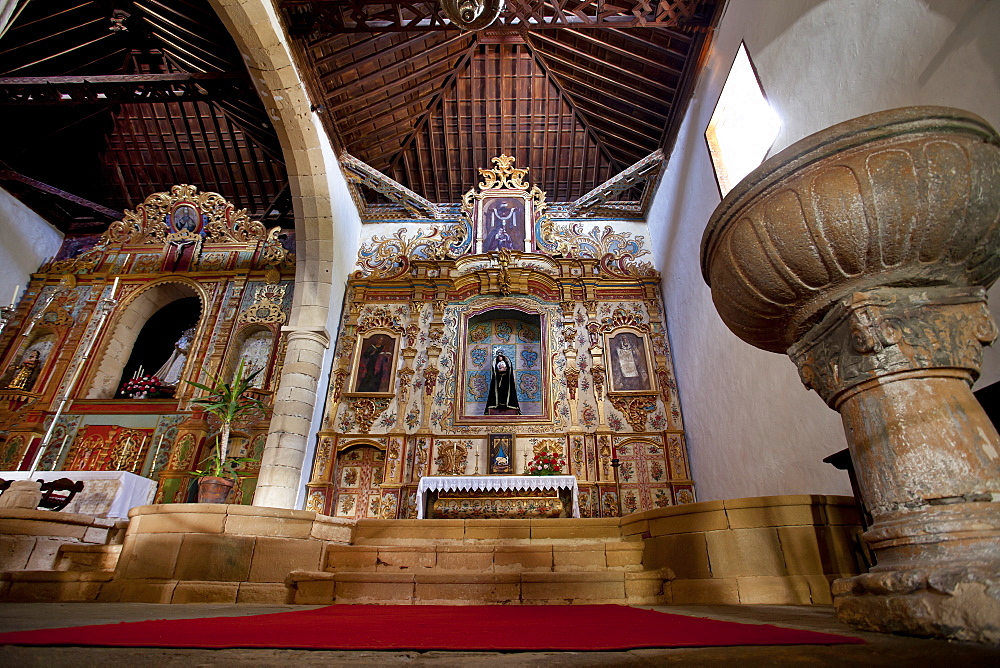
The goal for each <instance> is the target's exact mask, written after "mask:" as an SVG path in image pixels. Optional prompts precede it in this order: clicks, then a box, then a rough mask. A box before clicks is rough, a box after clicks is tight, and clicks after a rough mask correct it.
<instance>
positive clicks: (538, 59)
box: [528, 43, 621, 171]
mask: <svg viewBox="0 0 1000 668" xmlns="http://www.w3.org/2000/svg"><path fill="white" fill-rule="evenodd" d="M528 49H529V50H530V51H531V52H532V54H533V55H534V57H535V62H536V63H538V66H539V67H541V68H542V71H544V72H545V76H546V78H547V79H548V80H549V81H550V82H551V83H552V85H553V86H554V87H555V89H556V90H557V91H558V92H559V96H560V97H561V98H562V99H563V100H564V101H565V103H566V105H567V106H568V107H569V109H570V112H571V113H572V114H573V116H574V117H576V118H577V119H578V120H579V122H580V123H582V124H583V126H584V127H585V128H586V129H587V132H589V133H590V136H591V137H592V138H593V139H594V143H595V144H597V146H599V147H600V148H601V151H602V152H603V153H604V156H605V158H606V159H607V160H608V161H610V162H611V163H612V164H613V165H614V166H615V169H616V170H618V171H621V166H620V165H618V164H617V162H618V161H617V160H615V159H614V158H612V157H611V155H610V154H609V153H608V152H607V149H606V147H605V146H604V144H603V142H601V141H600V139H599V138H598V137H597V135H596V134H594V131H593V129H592V128H591V127H590V124H589V123H588V122H587V119H586V117H584V116H583V114H581V113H580V112H579V110H578V109H577V108H576V103H575V102H574V101H573V98H572V97H570V95H569V94H568V93H567V92H566V90H565V89H564V88H563V87H562V84H560V83H559V81H558V79H556V77H555V76H554V75H553V73H552V69H551V68H550V67H549V65H548V63H546V62H545V59H544V58H543V56H542V54H541V53H539V52H538V51H537V50H536V49H535V48H534V47H532V46H531V44H530V43H528Z"/></svg>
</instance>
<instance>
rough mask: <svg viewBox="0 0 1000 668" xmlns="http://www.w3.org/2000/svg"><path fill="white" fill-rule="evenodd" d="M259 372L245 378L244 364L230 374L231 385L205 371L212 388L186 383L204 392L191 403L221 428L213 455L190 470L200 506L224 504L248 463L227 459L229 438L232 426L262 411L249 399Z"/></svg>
mask: <svg viewBox="0 0 1000 668" xmlns="http://www.w3.org/2000/svg"><path fill="white" fill-rule="evenodd" d="M260 371H261V370H260V369H258V370H257V371H254V372H252V373H250V374H247V375H244V374H245V373H246V370H245V368H244V365H243V361H242V360H241V361H240V365H239V366H238V367H237V369H236V373H235V374H233V379H232V381H230V382H228V383H227V382H225V381H224V380H223V379H222V377H221V376H216V375H213V374H212V373H211V372H208V376H209V378H211V379H212V385H202V384H201V383H196V382H194V381H190V380H189V381H186V382H187V383H189V384H190V385H194V386H195V387H197V388H198V389H199V390H204V391H205V392H207V394H206V395H205V396H202V397H199V398H197V399H194V400H193V401H192V402H191V403H193V404H195V405H196V406H199V407H200V408H201V409H202V410H203V411H205V412H206V413H208V414H209V415H214V416H215V417H216V418H218V420H219V423H220V427H219V433H218V435H217V436H216V441H215V448H214V449H213V452H212V453H211V454H210V455H209V456H208V457H206V458H205V459H203V460H202V461H201V465H202V468H201V469H199V470H197V471H192V474H194V475H197V476H198V502H199V503H225V501H226V498H227V497H228V496H229V492H230V491H231V490H232V488H233V486H235V484H236V474H237V470H238V468H239V465H240V464H243V463H246V462H248V461H251V460H250V459H248V458H246V457H235V458H230V457H229V435H230V433H231V432H232V428H233V423H234V422H236V421H237V420H238V419H240V418H242V417H244V416H246V415H247V414H248V413H250V412H252V411H257V410H259V411H264V410H266V408H267V407H266V406H265V405H264V402H262V401H261V400H260V399H257V398H255V397H252V396H249V394H248V393H249V391H250V390H252V389H253V385H252V383H253V379H254V378H255V377H256V376H257V374H259V373H260Z"/></svg>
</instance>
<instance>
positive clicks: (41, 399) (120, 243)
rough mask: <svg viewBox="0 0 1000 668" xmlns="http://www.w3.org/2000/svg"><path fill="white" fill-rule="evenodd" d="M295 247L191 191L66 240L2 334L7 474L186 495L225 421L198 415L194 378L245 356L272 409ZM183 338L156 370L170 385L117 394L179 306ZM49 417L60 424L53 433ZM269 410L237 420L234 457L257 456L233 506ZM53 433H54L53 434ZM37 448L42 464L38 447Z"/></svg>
mask: <svg viewBox="0 0 1000 668" xmlns="http://www.w3.org/2000/svg"><path fill="white" fill-rule="evenodd" d="M293 242H294V238H289V233H287V232H285V231H283V230H281V229H280V228H277V227H276V228H271V229H268V228H266V227H265V226H264V225H263V224H262V223H261V222H260V221H256V220H252V219H251V218H250V217H249V216H248V215H247V213H246V211H245V210H239V209H237V208H236V207H235V206H234V205H233V204H232V203H230V202H228V201H227V200H226V199H225V198H223V197H222V196H221V195H219V194H217V193H211V192H199V191H198V189H197V188H195V187H194V186H190V185H177V186H173V187H172V188H171V189H170V191H169V192H161V193H154V194H152V195H150V196H149V197H147V198H146V199H145V201H144V202H143V203H142V204H140V205H139V206H138V207H136V210H135V211H126V212H125V216H124V218H123V219H122V220H120V221H116V222H114V223H112V224H111V225H110V226H109V228H108V230H107V232H105V233H104V234H102V235H91V236H88V237H67V238H66V240H65V241H64V244H63V249H62V250H61V251H60V254H59V255H58V256H57V257H56V258H54V259H53V260H51V261H49V262H47V263H46V264H44V265H43V266H41V267H40V268H39V270H38V271H37V272H36V273H34V274H33V275H32V278H31V282H30V284H29V285H28V286H27V289H26V290H25V292H24V294H23V296H22V298H21V300H20V302H19V303H18V304H17V305H16V307H15V310H14V313H13V315H12V316H11V318H10V320H9V321H8V323H7V325H6V327H5V328H4V330H3V335H2V337H0V350H2V351H3V352H2V357H0V470H4V469H16V468H29V467H30V465H31V464H32V463H33V462H34V461H35V460H36V458H37V461H38V468H39V469H40V470H124V471H130V472H132V473H136V474H139V475H144V476H147V477H150V478H152V479H154V480H157V481H158V483H159V485H158V489H157V492H156V497H155V500H156V502H157V503H171V502H183V501H187V500H188V499H189V488H190V485H189V483H190V481H191V480H192V476H191V474H190V472H191V470H192V469H195V468H198V463H199V461H200V460H201V459H202V458H203V456H204V454H203V453H204V452H205V451H206V445H207V444H210V443H211V441H212V439H213V438H214V434H215V433H216V432H217V431H218V425H217V424H216V423H214V422H213V420H211V419H208V418H206V416H205V415H204V414H203V413H199V412H197V411H195V410H192V405H191V400H192V399H193V398H195V397H196V396H197V394H198V393H199V392H200V391H199V390H196V389H195V388H194V387H193V386H191V385H189V384H188V383H187V382H186V381H188V380H191V381H196V382H201V383H210V382H211V381H210V378H209V375H208V374H210V373H211V374H215V375H221V376H222V377H224V378H228V377H229V376H230V375H231V374H232V371H233V370H234V369H235V368H236V366H237V365H238V364H239V362H240V361H241V360H242V361H244V363H245V364H246V365H248V366H250V367H251V368H254V369H261V373H260V374H259V375H258V377H257V381H256V383H255V385H256V388H255V392H256V394H257V396H258V397H259V398H261V399H262V400H263V401H264V402H265V404H267V405H270V400H271V395H272V392H273V389H274V387H275V386H276V384H277V379H278V376H279V374H280V370H281V365H282V360H283V357H284V341H283V338H282V332H281V326H282V325H283V324H284V323H285V322H286V321H287V319H288V315H289V314H290V310H291V301H292V291H293V287H294V270H295V267H294V263H295V256H294V252H293V250H294V248H293ZM181 300H187V302H189V303H190V304H191V308H190V309H189V310H188V311H187V316H188V317H190V323H189V324H190V325H191V327H190V328H189V330H187V331H185V332H184V333H183V334H182V335H179V336H178V338H177V342H176V343H173V342H170V343H168V344H167V345H168V347H173V348H174V352H173V353H171V354H170V356H169V357H167V352H168V351H164V354H163V356H164V357H165V358H167V362H166V363H164V364H163V367H162V369H161V370H160V371H157V370H156V369H152V368H149V367H148V366H147V367H146V368H145V369H144V372H143V373H147V374H155V373H158V372H162V373H163V374H164V375H166V374H170V375H172V376H173V377H172V378H171V382H172V385H170V386H169V387H166V386H165V387H164V388H163V389H162V391H160V392H158V393H156V394H154V395H153V396H145V397H143V396H139V395H136V396H132V395H123V394H122V392H121V391H120V388H121V385H122V381H123V379H127V378H128V376H129V374H128V372H126V365H127V363H130V361H134V360H136V359H139V360H141V359H142V357H143V354H144V353H145V351H143V350H141V348H142V345H143V343H142V341H143V339H142V338H141V337H140V336H138V334H139V332H140V331H141V330H142V329H143V327H144V326H145V325H146V323H147V322H149V321H150V320H151V318H152V316H153V315H154V314H155V313H157V312H158V311H159V310H160V309H163V308H165V307H168V306H169V305H170V304H173V303H175V302H178V301H181ZM53 421H55V424H54V425H53ZM268 422H269V411H267V412H265V413H262V414H260V415H255V416H253V417H251V418H249V419H247V420H246V421H244V422H242V423H239V424H237V425H235V429H234V433H233V437H232V441H231V445H230V451H231V453H232V454H233V455H234V456H241V457H247V458H250V459H253V460H255V461H253V462H250V463H248V464H246V465H244V467H243V469H242V470H241V471H240V473H239V477H240V485H239V486H238V488H237V491H236V493H235V495H234V497H233V498H231V499H230V501H232V502H236V503H250V501H251V499H252V496H253V490H254V487H255V485H256V479H257V471H258V468H259V463H258V462H259V460H260V455H261V454H262V452H263V448H264V441H265V439H266V435H267V427H268ZM50 427H51V428H50ZM40 448H42V452H41V454H40V455H39V449H40Z"/></svg>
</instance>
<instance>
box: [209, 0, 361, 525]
mask: <svg viewBox="0 0 1000 668" xmlns="http://www.w3.org/2000/svg"><path fill="white" fill-rule="evenodd" d="M209 1H210V3H211V5H212V7H213V8H214V9H215V11H216V13H217V14H218V15H219V18H220V19H221V20H222V22H223V23H224V24H225V26H226V28H227V29H228V30H229V33H230V35H232V37H233V39H234V40H235V42H236V46H237V48H239V50H240V52H241V54H242V55H243V58H244V60H245V62H246V64H247V69H248V70H249V72H250V76H251V77H252V78H253V81H254V84H255V85H256V87H257V91H258V92H259V93H260V97H261V101H262V102H263V104H264V107H265V108H266V109H267V111H268V115H269V116H270V118H271V121H272V122H273V123H274V127H275V129H276V130H277V134H278V139H279V141H280V142H281V149H282V154H283V156H284V159H285V167H286V169H287V171H288V185H289V189H290V190H291V193H292V207H293V211H294V213H295V234H296V263H295V295H294V298H293V301H292V312H291V315H290V317H289V320H288V325H287V326H285V327H283V328H282V329H283V331H285V332H287V333H288V336H287V347H286V351H285V364H284V366H283V367H282V371H281V377H280V378H279V379H278V382H277V388H276V391H275V395H274V406H273V418H272V420H271V426H270V431H269V434H268V440H267V447H266V448H265V451H264V457H263V460H262V463H261V471H260V478H259V481H258V485H257V490H256V492H255V494H254V504H255V505H260V506H273V507H278V508H293V507H296V506H297V505H298V506H301V505H302V503H303V501H304V495H305V486H304V482H305V481H304V480H303V479H302V468H303V462H304V461H305V459H306V457H307V455H308V456H310V457H311V455H312V450H313V449H314V447H315V443H314V440H315V439H312V438H310V435H311V434H313V433H315V431H316V429H317V428H318V425H319V423H320V422H321V420H322V415H321V410H317V397H318V396H323V395H325V393H326V384H327V383H328V380H329V365H330V355H329V354H328V350H329V346H330V334H329V332H330V331H333V330H335V328H336V323H337V321H338V320H339V318H340V311H341V308H340V304H341V301H342V296H343V290H344V283H343V281H342V278H343V277H344V276H346V275H347V274H348V272H349V271H350V270H351V268H352V267H353V266H354V263H355V262H356V260H357V251H358V245H359V244H360V230H361V219H360V216H359V215H358V212H357V210H356V209H355V208H354V205H353V201H352V199H351V196H350V192H349V191H348V188H347V182H346V180H345V179H344V176H343V174H342V173H341V171H340V167H339V164H338V161H337V158H336V156H335V155H334V153H333V148H332V146H331V145H330V142H329V139H328V138H327V137H326V136H325V135H324V134H323V133H322V132H321V131H320V128H321V127H322V123H321V122H320V119H319V118H318V117H317V116H316V114H315V113H314V112H313V111H312V109H311V103H310V100H309V98H308V95H307V93H306V87H305V84H304V82H303V81H302V79H301V78H300V77H299V75H298V72H297V70H296V68H295V65H294V63H293V60H292V52H291V48H290V46H289V44H288V41H287V39H286V37H285V35H284V33H283V31H282V29H281V20H280V19H279V18H278V16H277V14H276V13H275V9H274V6H273V5H272V4H271V3H270V2H269V1H267V0H209ZM334 241H336V243H334ZM273 384H274V383H272V385H273ZM319 408H320V409H321V408H322V406H320V407H319Z"/></svg>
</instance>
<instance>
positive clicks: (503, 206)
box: [476, 191, 534, 253]
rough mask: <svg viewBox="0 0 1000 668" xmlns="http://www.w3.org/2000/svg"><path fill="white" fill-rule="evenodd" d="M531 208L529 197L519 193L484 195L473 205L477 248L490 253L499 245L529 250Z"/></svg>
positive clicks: (532, 217) (515, 249)
mask: <svg viewBox="0 0 1000 668" xmlns="http://www.w3.org/2000/svg"><path fill="white" fill-rule="evenodd" d="M532 211H533V207H532V204H531V200H529V199H526V198H525V197H523V196H521V195H520V194H519V193H516V192H514V193H512V192H510V191H503V196H497V195H489V194H487V195H485V196H484V197H483V198H482V200H481V201H480V202H479V203H478V206H477V215H476V240H477V242H476V246H477V250H478V251H479V252H480V253H493V252H496V251H498V250H500V249H501V248H507V249H509V250H513V251H530V250H531V249H532V244H531V238H532V226H533V223H534V216H533V215H532Z"/></svg>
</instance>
